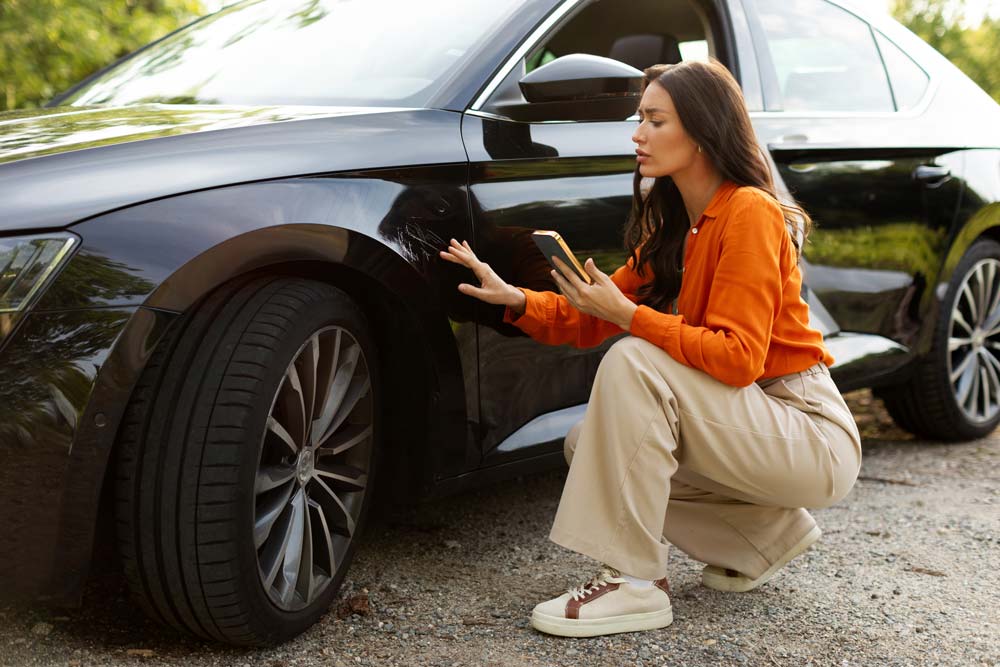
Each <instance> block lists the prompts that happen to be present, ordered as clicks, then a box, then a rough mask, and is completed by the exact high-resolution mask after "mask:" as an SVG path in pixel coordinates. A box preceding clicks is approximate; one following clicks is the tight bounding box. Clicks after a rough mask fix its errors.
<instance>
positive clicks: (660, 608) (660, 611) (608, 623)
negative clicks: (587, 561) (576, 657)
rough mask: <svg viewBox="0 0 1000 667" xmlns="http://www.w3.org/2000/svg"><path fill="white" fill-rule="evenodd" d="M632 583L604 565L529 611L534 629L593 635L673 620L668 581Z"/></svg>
mask: <svg viewBox="0 0 1000 667" xmlns="http://www.w3.org/2000/svg"><path fill="white" fill-rule="evenodd" d="M653 584H654V585H653V586H648V587H641V586H633V585H632V584H630V583H629V582H628V581H626V580H625V579H624V578H622V576H621V573H620V572H619V571H618V570H616V569H614V568H613V567H609V566H607V565H604V566H603V567H602V568H601V571H600V573H598V574H597V575H596V576H595V577H594V578H593V579H591V580H590V581H589V582H588V583H586V584H583V585H582V586H578V587H577V588H571V589H569V590H568V591H566V592H565V593H563V594H562V595H560V596H559V597H557V598H553V599H552V600H548V601H546V602H542V603H540V604H538V605H536V606H535V609H534V610H533V611H532V612H531V625H532V627H534V628H535V629H536V630H540V631H542V632H546V633H548V634H550V635H560V636H562V637H596V636H598V635H609V634H614V633H616V632H636V631H639V630H653V629H655V628H665V627H667V626H668V625H670V624H671V623H673V620H674V615H673V612H672V611H671V609H670V595H669V592H670V584H669V583H668V582H667V578H666V577H663V578H662V579H657V580H656V581H654V582H653Z"/></svg>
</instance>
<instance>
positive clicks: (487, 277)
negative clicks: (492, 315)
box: [441, 239, 525, 313]
mask: <svg viewBox="0 0 1000 667" xmlns="http://www.w3.org/2000/svg"><path fill="white" fill-rule="evenodd" d="M441 258H442V259H445V260H447V261H449V262H454V263H455V264H461V265H462V266H466V267H468V268H470V269H472V273H473V274H474V275H475V276H476V279H477V280H478V281H479V283H480V287H476V286H475V285H469V284H468V283H461V284H460V285H459V286H458V291H459V292H461V293H462V294H468V295H469V296H474V297H476V298H477V299H480V300H482V301H485V302H486V303H493V304H499V305H502V306H510V307H511V308H513V309H514V310H515V311H516V312H520V313H523V312H524V302H525V296H524V292H522V291H521V290H519V289H517V288H516V287H514V286H512V285H508V284H507V283H506V282H504V280H503V279H502V278H501V277H500V276H498V275H497V274H496V272H494V271H493V269H491V268H490V265H489V264H486V263H485V262H481V261H480V260H479V258H478V257H476V253H474V252H472V248H470V247H469V244H468V242H466V241H462V242H461V243H459V242H458V241H456V240H455V239H451V243H450V244H449V245H448V249H447V250H442V251H441Z"/></svg>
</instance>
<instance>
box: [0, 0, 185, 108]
mask: <svg viewBox="0 0 1000 667" xmlns="http://www.w3.org/2000/svg"><path fill="white" fill-rule="evenodd" d="M203 13H204V8H203V6H202V3H201V0H113V1H110V2H109V1H108V0H0V111H4V110H8V109H16V108H30V107H36V106H39V105H40V104H42V103H44V102H45V101H46V100H47V99H49V98H51V97H52V96H54V95H56V94H57V93H59V92H61V91H63V90H65V89H66V88H69V87H70V86H71V85H73V84H74V83H76V82H78V81H80V80H81V79H83V78H85V77H86V76H88V75H90V74H91V73H93V72H95V71H97V70H98V69H100V68H101V67H104V66H105V65H107V64H109V63H111V62H114V61H115V60H116V59H118V58H120V57H121V56H123V55H125V54H127V53H129V52H130V51H134V50H135V49H137V48H139V47H140V46H142V45H144V44H146V43H148V42H150V41H153V40H154V39H158V38H159V37H161V36H163V35H165V34H167V33H168V32H170V31H172V30H174V29H176V28H178V27H180V26H182V25H184V24H186V23H188V22H190V21H191V20H193V19H194V18H195V17H197V16H199V15H200V14H203Z"/></svg>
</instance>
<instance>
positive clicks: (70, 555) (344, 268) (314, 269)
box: [54, 224, 467, 599]
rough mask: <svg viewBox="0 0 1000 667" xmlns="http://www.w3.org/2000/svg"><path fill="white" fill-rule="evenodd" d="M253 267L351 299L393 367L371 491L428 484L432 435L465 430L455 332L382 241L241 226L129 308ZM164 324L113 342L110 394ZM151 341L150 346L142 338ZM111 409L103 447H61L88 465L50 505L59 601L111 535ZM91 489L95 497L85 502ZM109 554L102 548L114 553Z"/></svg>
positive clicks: (456, 438)
mask: <svg viewBox="0 0 1000 667" xmlns="http://www.w3.org/2000/svg"><path fill="white" fill-rule="evenodd" d="M254 247H256V248H266V249H267V252H266V253H258V254H257V255H256V256H254V255H252V254H249V251H248V249H249V248H254ZM234 258H238V260H236V259H234ZM260 274H270V275H282V276H291V277H300V278H306V279H311V280H318V281H321V282H325V283H327V284H330V285H333V286H335V287H337V288H339V289H342V290H343V291H344V292H346V293H347V294H348V295H349V296H350V297H352V299H354V300H355V302H356V303H358V305H359V307H360V308H361V309H362V311H363V312H364V314H365V316H366V318H367V319H368V320H369V323H370V325H371V327H370V328H371V332H372V334H373V336H374V337H375V340H376V344H377V346H378V350H379V367H380V368H381V369H382V370H383V373H384V372H385V371H386V369H392V373H393V375H392V376H391V379H388V381H386V382H383V393H384V397H383V398H384V399H385V400H384V402H383V406H391V407H392V411H391V413H389V414H390V415H391V417H390V418H388V419H385V423H386V425H387V426H388V430H387V432H386V433H385V439H384V444H385V446H386V451H385V452H384V454H385V455H384V456H383V457H382V459H383V461H384V462H385V464H386V466H385V468H384V469H383V470H382V471H381V472H380V481H379V482H377V486H378V487H380V489H381V490H380V491H377V494H378V497H381V498H383V499H387V498H388V499H392V500H399V499H401V498H405V497H410V496H412V495H420V494H422V493H424V492H425V491H426V490H427V489H428V488H429V487H430V486H431V485H432V484H433V481H434V476H435V473H436V472H437V468H436V466H437V464H438V463H439V462H440V461H442V460H444V457H445V456H446V455H447V452H445V451H431V450H432V448H431V443H434V442H441V443H457V444H459V445H460V446H461V448H462V449H463V450H464V447H465V444H466V443H465V438H466V433H467V431H466V424H465V422H466V397H465V388H464V380H463V376H462V368H461V361H460V359H459V354H458V350H457V346H456V341H455V338H454V335H453V333H452V330H451V328H450V326H449V323H448V319H447V317H446V316H445V314H444V313H443V312H441V311H440V310H439V309H437V308H436V307H435V305H434V303H435V299H434V298H433V297H434V295H433V294H430V293H429V290H431V289H432V288H431V286H430V284H429V283H428V281H427V280H426V279H425V277H424V276H422V275H421V274H420V272H419V271H418V270H417V268H416V267H414V266H413V265H411V264H410V263H409V262H408V261H407V260H406V259H404V258H403V257H402V256H400V255H399V254H398V253H397V252H395V251H394V250H393V249H391V248H389V247H386V246H385V245H384V244H382V243H380V242H378V241H376V240H375V239H373V238H371V237H369V236H366V235H365V234H362V233H360V232H359V231H357V230H351V229H345V228H340V227H334V226H330V225H314V224H291V225H280V226H273V227H266V228H261V229H256V230H253V231H248V232H246V233H244V234H240V235H237V236H235V237H233V238H230V239H228V240H227V241H225V242H223V243H220V244H218V245H216V246H213V247H211V248H209V249H208V250H206V251H205V252H203V253H201V254H200V255H198V256H197V257H196V258H195V260H193V261H191V262H188V263H186V264H185V265H184V266H182V267H180V268H179V269H178V270H177V271H175V272H174V273H173V274H171V275H170V276H169V278H167V279H166V280H164V281H163V282H161V283H160V285H159V286H158V287H157V289H155V290H153V291H152V292H151V293H150V294H149V296H148V298H147V299H146V300H145V302H144V303H143V304H142V305H143V307H142V308H139V309H137V313H145V314H147V315H148V314H149V313H155V314H164V315H166V316H167V317H169V316H170V315H171V314H177V317H175V318H174V321H175V322H176V320H179V319H180V318H181V317H183V316H184V315H185V314H186V313H188V312H190V311H191V310H192V309H193V308H197V306H198V304H200V303H201V301H202V300H203V299H204V298H205V297H206V296H207V295H208V294H210V293H211V292H213V291H214V290H216V289H220V288H225V287H226V286H227V285H228V284H230V283H233V282H237V281H242V280H243V279H245V278H248V277H251V276H254V275H260ZM157 321H158V322H161V320H157ZM167 326H169V325H167ZM154 328H155V329H156V330H157V331H156V333H155V334H154V333H152V329H154ZM165 328H166V327H165V326H163V325H162V324H158V325H156V326H155V327H154V326H153V325H145V326H136V327H133V328H130V330H131V331H129V330H127V331H126V332H124V333H123V335H122V337H121V338H120V339H119V340H118V341H116V345H115V347H116V349H117V351H118V354H117V355H116V354H115V353H114V352H113V353H112V354H111V355H110V357H109V363H108V364H106V365H105V367H104V368H102V369H101V373H100V374H101V375H105V376H106V377H107V376H115V377H116V378H117V381H118V383H119V384H120V383H121V381H122V379H123V378H126V377H128V376H130V375H131V376H132V377H131V381H130V382H129V383H128V385H129V386H128V392H127V393H125V394H120V395H123V396H128V395H129V394H130V393H131V389H132V387H133V386H134V384H135V382H136V381H137V380H138V378H139V376H140V375H141V373H142V370H143V369H144V367H145V363H146V362H148V360H149V357H150V356H151V354H152V352H153V349H155V344H156V343H160V342H162V341H163V340H164V338H165V337H164V336H163V333H164V330H165ZM151 341H153V343H154V344H153V345H151V346H150V342H151ZM122 350H126V351H127V352H122ZM137 351H141V353H140V356H141V364H137V363H136V361H137V359H136V352H137ZM115 359H120V360H124V359H128V360H129V361H130V364H127V365H131V366H132V367H131V368H123V367H122V366H121V365H119V364H117V363H115ZM121 408H122V410H121V411H120V412H117V413H113V414H112V413H110V412H109V411H105V414H107V416H108V423H107V424H106V426H105V427H104V429H103V430H104V433H105V435H104V436H103V437H104V438H107V439H110V440H111V443H110V446H109V447H107V448H103V449H102V450H98V451H94V450H93V449H90V451H88V448H76V447H74V450H73V451H72V452H71V459H72V458H76V457H81V458H87V459H89V461H88V462H87V464H86V465H84V466H81V468H80V469H79V472H81V473H83V472H84V471H85V470H90V471H91V473H90V475H91V476H92V479H91V481H90V483H89V484H81V483H80V482H82V481H84V480H82V479H80V478H77V480H76V482H77V483H76V484H75V485H74V486H75V487H77V492H76V493H75V494H73V497H72V498H70V497H69V496H67V498H65V499H64V502H63V503H62V508H61V511H60V515H61V526H62V527H61V532H60V536H59V538H58V541H59V548H58V549H57V553H56V555H55V558H56V563H55V567H54V575H55V577H56V579H57V580H60V581H61V584H59V583H56V584H55V586H54V588H55V589H56V590H61V591H63V593H64V595H66V596H67V599H71V598H72V596H74V595H76V596H78V595H79V592H80V590H81V589H82V584H83V581H84V580H85V577H86V575H87V573H88V572H89V570H90V567H91V566H92V564H93V558H94V557H95V556H98V555H103V554H104V553H105V551H104V550H105V549H108V548H109V545H108V544H107V543H106V541H107V540H109V539H110V540H112V545H113V537H114V532H113V525H110V524H111V522H112V521H113V505H112V504H111V503H113V493H112V492H113V484H114V475H113V468H112V466H113V464H114V461H115V456H116V455H117V446H116V445H117V440H118V437H117V434H118V430H119V429H120V428H121V425H122V419H121V413H122V412H124V405H122V406H121ZM112 420H113V421H112ZM90 421H91V422H92V420H90ZM81 423H82V424H86V423H88V420H81ZM109 433H113V434H114V435H113V436H112V435H107V434H109ZM102 451H103V452H104V455H103V456H102V455H101V453H102ZM73 466H74V462H72V461H71V462H70V467H71V468H72V467H73ZM95 492H96V496H97V497H96V498H95V500H96V502H90V501H88V500H87V498H92V497H94V495H93V494H95ZM383 492H385V493H383ZM81 501H82V502H81ZM87 502H90V505H92V506H93V510H92V511H91V512H87V511H84V510H85V505H86V504H87ZM88 514H89V515H90V516H86V515H88ZM109 517H110V518H109ZM81 538H83V539H81ZM95 542H96V544H95ZM108 555H111V556H113V552H109V553H108ZM54 583H55V582H54Z"/></svg>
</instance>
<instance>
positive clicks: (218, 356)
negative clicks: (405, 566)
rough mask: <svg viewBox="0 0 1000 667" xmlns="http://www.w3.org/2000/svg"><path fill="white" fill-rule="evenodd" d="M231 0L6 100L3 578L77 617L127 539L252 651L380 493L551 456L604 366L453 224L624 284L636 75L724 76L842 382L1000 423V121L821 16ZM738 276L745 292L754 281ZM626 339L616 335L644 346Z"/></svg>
mask: <svg viewBox="0 0 1000 667" xmlns="http://www.w3.org/2000/svg"><path fill="white" fill-rule="evenodd" d="M384 5H385V3H383V2H379V1H376V0H368V1H366V2H342V1H336V0H309V1H307V0H270V1H267V2H262V1H250V2H243V3H241V4H238V5H236V6H233V7H229V8H226V9H224V10H222V11H220V12H218V13H216V14H213V15H210V16H208V17H206V18H203V19H201V20H199V21H197V22H195V23H193V24H192V25H190V26H188V27H187V28H184V29H182V30H179V31H177V32H175V33H173V34H171V35H169V36H167V37H166V38H164V39H162V40H159V41H157V42H155V43H153V44H151V45H149V46H147V47H145V48H143V49H141V50H139V51H138V52H136V53H134V54H131V55H129V56H127V57H126V58H124V59H122V60H121V61H119V62H117V63H115V64H113V65H112V66H110V67H109V68H107V69H105V70H103V71H101V72H98V73H97V74H95V75H94V76H92V77H90V78H89V79H87V80H85V81H83V82H82V83H80V84H79V85H77V86H76V87H74V88H72V89H71V90H69V91H67V92H66V93H64V94H63V95H61V96H60V97H58V98H57V99H55V100H53V101H52V103H51V104H50V105H49V106H48V107H46V108H44V109H41V110H36V111H24V112H12V113H7V114H4V115H2V116H0V590H2V591H3V592H4V593H5V594H11V595H19V596H24V595H27V596H32V597H33V598H36V599H38V598H40V599H44V600H49V601H54V602H60V603H66V602H70V603H72V602H78V601H79V598H80V595H81V589H82V584H83V582H84V581H85V578H86V577H87V574H88V570H89V569H90V568H91V566H92V564H93V563H92V560H93V554H94V552H95V551H94V549H95V544H101V543H102V541H101V539H98V538H99V537H101V536H103V535H105V534H108V535H112V536H114V537H113V539H115V540H116V547H117V554H118V557H119V558H120V562H121V565H122V567H123V569H124V572H125V575H126V576H127V579H128V581H129V584H130V586H131V588H132V590H133V592H134V593H135V596H136V598H137V599H138V601H139V602H140V604H141V605H142V606H143V608H144V609H145V610H146V611H147V612H148V613H149V614H150V615H152V616H153V617H154V618H157V619H159V620H161V621H163V622H164V623H168V624H170V625H172V626H174V627H177V628H180V629H182V630H185V631H188V632H190V633H193V634H195V635H198V636H200V637H204V638H208V639H214V640H219V641H225V642H231V643H238V644H264V643H272V642H276V641H281V640H284V639H287V638H289V637H291V636H294V635H295V634H296V633H299V632H301V631H302V630H304V629H305V628H307V627H308V626H309V625H310V624H312V623H314V622H315V621H316V619H317V618H318V617H319V616H320V615H321V614H322V613H323V612H324V611H325V610H326V608H327V607H328V606H329V604H330V602H331V600H332V599H333V597H334V595H335V594H336V592H337V589H338V586H339V584H340V582H341V580H342V578H343V577H344V574H345V572H346V571H347V568H348V566H349V564H350V561H351V556H352V551H353V549H354V547H355V545H356V543H357V539H356V538H357V536H358V534H359V531H360V530H361V528H362V525H363V523H364V520H365V516H366V512H367V508H368V507H369V505H370V504H371V500H372V497H373V489H378V490H379V494H380V498H381V497H382V494H383V493H384V494H385V495H386V496H387V497H389V498H390V499H393V500H395V501H403V502H408V501H411V500H413V499H415V498H418V497H427V496H429V495H435V494H445V493H453V492H456V491H460V490H462V489H466V488H469V487H471V486H473V485H479V484H482V483H485V482H488V481H492V480H496V479H500V478H506V477H510V476H513V475H519V474H523V473H526V472H531V471H538V470H543V469H547V468H552V467H555V466H563V465H565V463H564V460H563V454H562V438H563V436H564V435H565V434H566V432H567V431H568V430H569V428H570V427H571V426H572V425H573V424H574V423H575V422H577V421H578V420H579V419H580V418H581V417H582V415H583V413H584V410H585V408H586V403H587V400H588V396H589V391H590V386H591V383H592V380H593V377H594V374H595V372H596V369H597V366H598V363H599V362H600V359H601V356H602V354H603V352H604V351H605V350H606V349H607V347H608V346H609V345H610V344H611V343H612V342H614V340H616V339H617V337H616V338H615V339H612V340H609V341H607V342H606V343H605V344H604V345H601V346H599V347H596V348H592V349H577V348H574V347H569V346H558V347H556V346H552V347H547V346H544V345H540V344H538V343H535V342H534V341H532V340H531V339H529V338H527V337H526V336H524V335H523V334H521V332H520V331H519V330H517V329H516V328H514V327H512V326H511V325H509V324H505V323H504V322H503V317H502V315H503V313H502V310H501V309H499V308H495V307H490V306H487V305H485V304H483V303H481V302H478V301H475V300H474V299H472V298H470V297H466V296H464V295H461V294H460V293H459V292H458V291H457V290H456V285H457V284H458V283H459V282H463V281H467V280H469V279H470V278H471V275H470V274H468V272H467V271H466V270H465V269H463V268H461V267H457V266H455V265H452V264H448V263H446V262H443V261H442V260H441V259H440V257H439V256H438V254H437V253H438V251H439V250H441V249H443V248H444V247H446V245H447V243H448V240H449V239H450V238H456V239H468V240H469V241H470V243H472V244H473V247H474V248H475V250H476V252H477V254H478V255H479V256H480V257H481V258H483V259H484V260H485V261H487V262H488V263H489V264H490V265H491V266H492V267H493V268H494V269H495V270H496V271H497V272H498V273H499V274H500V275H501V276H502V277H503V278H504V279H505V280H507V281H508V282H509V283H511V284H514V285H521V286H526V287H532V288H535V289H555V286H554V285H553V284H552V283H551V282H550V279H549V276H548V273H547V269H546V265H545V262H544V259H543V258H542V256H541V255H540V253H539V252H538V251H537V250H535V248H534V245H533V244H532V242H531V240H530V234H531V232H532V231H533V230H535V229H551V230H556V231H558V232H559V233H560V234H561V235H562V236H563V237H564V238H565V239H566V240H567V242H568V244H569V245H570V247H571V248H573V249H574V250H575V251H576V253H577V254H578V255H579V256H581V257H583V258H586V257H588V256H589V257H594V258H595V260H596V262H597V265H598V266H599V267H600V268H601V269H602V270H604V271H606V272H610V271H612V270H614V269H615V268H616V267H618V266H620V265H621V264H622V263H623V261H624V251H623V244H622V231H623V227H624V224H625V221H626V218H627V215H628V210H629V205H630V202H631V196H632V178H633V172H634V169H635V158H634V146H633V144H632V142H631V140H630V137H631V135H632V132H633V129H634V123H635V118H634V117H633V116H632V114H633V112H634V110H635V106H636V104H637V102H638V96H637V93H638V88H637V87H638V85H639V82H640V79H639V78H638V77H639V74H640V72H639V70H641V69H642V68H644V67H646V66H649V65H652V64H655V63H669V62H678V61H680V60H683V59H699V58H700V59H704V58H707V57H709V56H712V57H715V58H717V59H719V60H720V61H721V62H723V63H724V64H725V65H726V66H727V67H729V68H730V69H731V71H732V72H733V73H734V74H735V75H736V77H737V79H738V80H739V81H740V84H741V86H742V88H743V91H744V95H745V98H746V102H747V105H748V107H749V108H750V110H751V116H752V118H753V122H754V124H755V127H756V130H757V133H758V136H759V139H760V144H761V148H762V150H763V152H764V153H765V154H766V155H767V156H768V159H769V161H770V163H771V164H772V165H773V169H774V175H775V179H776V181H777V183H778V186H779V189H780V191H781V193H782V195H783V196H792V197H794V198H795V199H796V200H797V201H798V202H800V203H801V204H802V205H803V206H804V207H805V208H806V210H808V211H809V212H810V213H811V214H812V216H813V217H814V218H815V220H816V222H817V228H816V230H815V231H814V233H813V235H812V236H811V237H810V242H809V243H808V244H807V245H806V249H805V254H804V259H803V261H802V266H803V272H804V276H805V282H806V284H807V288H806V289H805V290H804V291H805V294H804V296H805V298H806V299H807V300H808V302H809V304H810V306H811V311H812V318H813V320H812V324H813V325H814V326H816V327H818V328H820V329H822V330H823V332H824V334H825V335H826V336H827V338H826V341H827V344H828V346H829V348H830V350H831V352H832V353H833V355H834V356H835V357H836V359H837V363H836V365H835V367H834V368H833V369H832V370H833V374H834V377H835V379H836V381H837V383H838V385H839V386H840V388H841V389H842V390H845V391H846V390H851V389H856V388H860V387H872V388H874V390H875V391H876V392H877V394H878V395H879V396H881V397H882V398H883V399H884V401H885V403H886V405H887V406H888V408H889V411H890V412H891V414H892V415H893V417H894V418H895V419H896V420H897V421H898V422H899V424H900V425H901V426H903V427H904V428H906V429H908V430H910V431H912V432H914V433H917V434H920V435H921V436H924V437H929V438H936V439H942V440H964V439H969V438H975V437H978V436H982V435H984V434H986V433H988V432H989V431H991V430H992V429H993V428H994V427H995V426H996V425H997V423H998V421H1000V361H998V357H1000V354H998V350H1000V206H998V204H997V203H996V202H997V200H998V191H1000V170H998V164H1000V160H998V155H1000V154H998V150H1000V136H998V128H1000V112H998V107H997V105H996V104H995V103H994V102H993V100H992V99H990V98H989V97H988V96H987V95H986V94H985V93H984V92H983V91H982V90H981V89H979V88H978V87H977V86H976V85H974V84H973V83H972V82H971V81H970V80H969V79H968V78H967V77H965V76H964V75H962V74H961V73H960V72H959V71H958V70H957V69H955V68H954V67H953V66H952V65H951V64H949V63H948V62H947V61H946V60H945V59H944V58H943V57H941V56H940V55H939V54H938V53H936V52H935V51H934V50H933V49H931V48H930V47H928V46H927V45H926V44H925V43H923V42H922V41H921V40H920V39H918V38H917V37H915V36H914V35H913V34H912V33H910V32H908V31H907V30H906V29H904V28H903V27H901V26H900V25H899V24H897V23H895V22H894V21H892V20H891V19H889V18H888V17H885V16H880V15H870V14H869V13H867V12H866V11H864V10H863V9H861V8H857V7H854V6H850V5H848V4H846V3H841V2H839V1H838V2H827V1H826V0H634V1H633V2H629V3H627V4H626V3H622V2H619V1H617V0H507V1H506V2H497V1H496V0H466V1H465V2H461V3H458V2H444V1H442V0H427V1H425V2H420V3H405V4H404V3H394V4H392V5H391V6H387V5H386V6H384ZM747 279H748V280H753V276H748V277H747ZM623 335H624V334H623Z"/></svg>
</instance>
